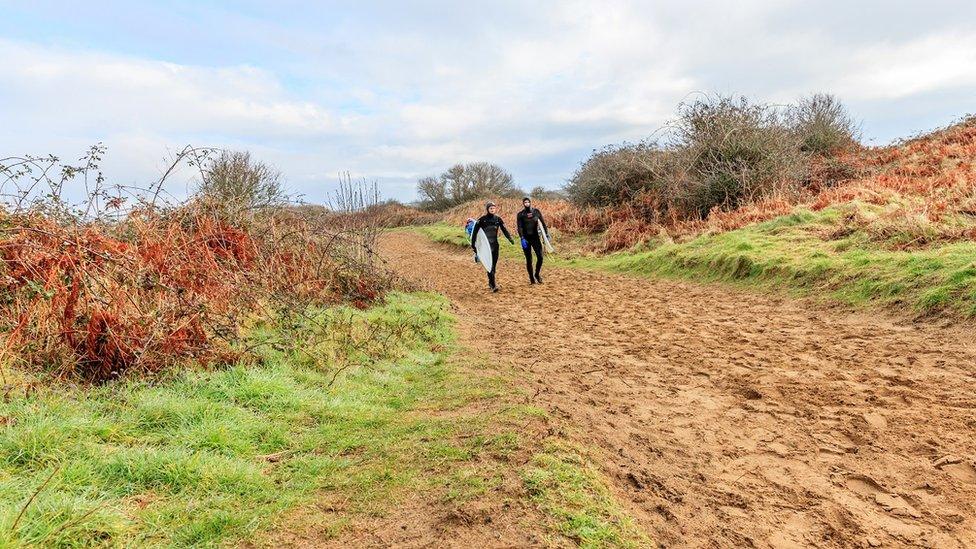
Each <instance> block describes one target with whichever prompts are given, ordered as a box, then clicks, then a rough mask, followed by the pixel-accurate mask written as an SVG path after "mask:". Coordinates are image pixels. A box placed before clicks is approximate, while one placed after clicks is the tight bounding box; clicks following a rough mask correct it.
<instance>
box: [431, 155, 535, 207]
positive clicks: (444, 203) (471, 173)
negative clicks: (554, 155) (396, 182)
mask: <svg viewBox="0 0 976 549" xmlns="http://www.w3.org/2000/svg"><path fill="white" fill-rule="evenodd" d="M417 192H418V193H419V194H420V207H421V209H424V210H429V211H444V210H447V209H450V208H452V207H454V206H457V205H458V204H463V203H465V202H468V201H471V200H476V199H479V198H486V197H492V198H495V197H516V196H520V195H521V194H522V191H521V190H519V189H518V188H517V187H516V186H515V183H514V182H513V180H512V174H510V173H508V172H507V171H505V170H503V169H502V168H500V167H498V166H496V165H494V164H490V163H488V162H475V163H470V164H455V165H454V166H452V167H450V168H448V169H447V171H445V172H444V173H442V174H441V175H440V176H439V177H424V178H422V179H421V180H420V181H418V182H417Z"/></svg>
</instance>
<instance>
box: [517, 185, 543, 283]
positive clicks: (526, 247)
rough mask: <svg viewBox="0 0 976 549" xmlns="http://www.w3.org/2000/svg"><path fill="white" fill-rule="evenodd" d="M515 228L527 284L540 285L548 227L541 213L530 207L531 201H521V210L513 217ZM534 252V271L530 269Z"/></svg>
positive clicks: (526, 199) (525, 199)
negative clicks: (543, 248)
mask: <svg viewBox="0 0 976 549" xmlns="http://www.w3.org/2000/svg"><path fill="white" fill-rule="evenodd" d="M515 226H516V228H517V229H518V234H519V237H520V238H521V239H522V252H523V253H524V254H525V270H526V271H527V272H528V273H529V284H542V276H540V274H541V272H542V243H543V241H546V242H547V243H548V234H549V227H547V226H546V220H545V219H543V218H542V212H540V211H539V210H538V209H537V208H533V207H532V199H531V198H529V197H527V196H526V197H525V198H523V199H522V210H521V211H520V212H519V213H518V215H516V216H515ZM533 251H535V269H533V268H532V252H533Z"/></svg>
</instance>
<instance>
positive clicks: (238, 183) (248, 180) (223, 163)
mask: <svg viewBox="0 0 976 549" xmlns="http://www.w3.org/2000/svg"><path fill="white" fill-rule="evenodd" d="M200 174H201V181H200V185H199V187H198V188H197V193H198V196H199V197H200V198H201V199H203V200H207V201H210V202H211V204H212V206H213V207H220V208H222V209H227V210H236V211H254V210H258V209H261V208H268V207H271V206H279V205H281V204H284V203H285V202H286V201H287V198H288V197H287V196H286V194H285V190H284V185H283V184H282V182H281V172H279V171H278V170H276V169H275V168H273V167H271V166H270V165H268V164H265V163H264V162H257V161H254V160H252V159H251V153H249V152H240V151H221V152H220V153H219V154H217V155H216V156H213V157H211V158H208V159H207V160H206V161H205V162H204V164H203V166H202V169H201V171H200Z"/></svg>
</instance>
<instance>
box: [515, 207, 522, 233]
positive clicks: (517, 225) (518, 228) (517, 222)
mask: <svg viewBox="0 0 976 549" xmlns="http://www.w3.org/2000/svg"><path fill="white" fill-rule="evenodd" d="M515 230H516V231H518V235H519V238H523V235H522V212H519V213H517V214H515Z"/></svg>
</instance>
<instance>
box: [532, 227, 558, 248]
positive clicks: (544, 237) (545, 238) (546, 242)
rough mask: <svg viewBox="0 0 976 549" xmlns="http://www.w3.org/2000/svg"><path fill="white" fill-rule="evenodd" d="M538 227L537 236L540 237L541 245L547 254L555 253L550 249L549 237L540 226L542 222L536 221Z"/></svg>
mask: <svg viewBox="0 0 976 549" xmlns="http://www.w3.org/2000/svg"><path fill="white" fill-rule="evenodd" d="M536 223H537V224H538V227H539V234H541V235H542V244H543V245H545V247H546V251H547V252H549V253H553V252H555V251H556V250H555V248H553V247H552V242H550V241H549V235H548V234H547V233H546V228H545V227H543V226H542V221H541V220H540V221H536Z"/></svg>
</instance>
